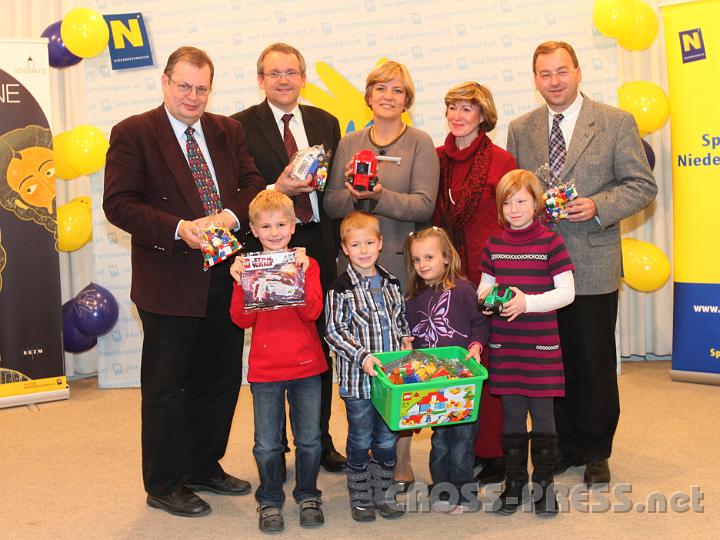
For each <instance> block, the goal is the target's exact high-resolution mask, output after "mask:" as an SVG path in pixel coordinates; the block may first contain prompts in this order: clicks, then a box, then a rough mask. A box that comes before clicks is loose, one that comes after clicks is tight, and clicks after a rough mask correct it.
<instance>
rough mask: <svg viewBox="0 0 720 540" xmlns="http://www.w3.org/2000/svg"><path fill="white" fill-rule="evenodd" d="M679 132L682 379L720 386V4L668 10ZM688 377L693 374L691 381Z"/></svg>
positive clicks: (676, 367)
mask: <svg viewBox="0 0 720 540" xmlns="http://www.w3.org/2000/svg"><path fill="white" fill-rule="evenodd" d="M662 12H663V21H664V28H665V50H666V54H667V69H668V97H669V99H670V125H671V131H672V172H673V231H674V257H673V262H674V279H675V287H674V308H673V309H674V328H673V369H672V372H671V375H672V376H673V378H677V379H690V380H702V378H700V379H698V374H702V373H705V374H707V375H708V377H707V379H706V380H707V382H716V383H720V377H719V376H718V374H719V373H720V107H719V106H718V88H720V0H701V1H695V2H679V3H672V4H667V5H663V6H662ZM684 374H686V375H688V376H684Z"/></svg>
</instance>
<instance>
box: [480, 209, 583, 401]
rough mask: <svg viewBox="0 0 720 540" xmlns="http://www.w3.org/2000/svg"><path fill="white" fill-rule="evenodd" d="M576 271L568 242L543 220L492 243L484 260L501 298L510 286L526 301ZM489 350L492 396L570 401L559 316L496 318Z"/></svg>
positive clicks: (486, 248)
mask: <svg viewBox="0 0 720 540" xmlns="http://www.w3.org/2000/svg"><path fill="white" fill-rule="evenodd" d="M574 269H575V268H574V266H573V264H572V262H571V261H570V256H569V255H568V252H567V250H566V249H565V243H564V242H563V240H562V237H561V236H559V235H557V234H555V233H554V232H552V231H550V230H548V229H547V228H546V227H545V226H544V225H542V224H541V223H540V222H539V221H537V220H536V221H534V222H533V223H532V224H531V225H530V226H529V227H528V228H526V229H522V230H512V229H510V228H506V229H505V230H504V231H503V232H502V234H501V235H500V236H499V237H493V238H490V239H489V240H488V242H487V244H485V250H484V252H483V257H482V271H483V272H485V273H487V274H489V275H491V276H494V277H495V280H496V281H497V284H498V285H499V293H500V294H503V293H504V292H505V290H506V288H507V287H510V286H513V287H517V288H518V289H520V290H521V291H523V292H524V293H525V294H526V295H532V294H540V293H543V292H546V291H549V290H552V289H553V288H554V284H553V276H556V275H557V274H560V273H562V272H566V271H568V270H569V271H572V270H574ZM488 346H489V347H490V392H491V393H493V394H514V395H521V396H527V397H561V396H564V395H565V376H564V374H563V363H562V354H561V352H560V338H559V336H558V331H557V321H556V318H555V311H550V312H547V313H523V314H521V315H519V316H518V317H517V318H516V319H514V320H513V321H512V322H508V320H507V318H506V317H501V316H493V318H492V326H491V331H490V340H489V342H488Z"/></svg>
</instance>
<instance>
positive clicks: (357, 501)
mask: <svg viewBox="0 0 720 540" xmlns="http://www.w3.org/2000/svg"><path fill="white" fill-rule="evenodd" d="M347 486H348V491H349V492H350V510H351V512H352V518H353V519H354V520H355V521H360V522H363V521H375V504H374V503H373V496H372V484H371V475H370V469H365V470H364V471H353V470H351V469H350V468H349V467H348V468H347Z"/></svg>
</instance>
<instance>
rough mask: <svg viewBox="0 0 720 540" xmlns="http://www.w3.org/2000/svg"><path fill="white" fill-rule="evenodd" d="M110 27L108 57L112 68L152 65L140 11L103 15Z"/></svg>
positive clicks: (148, 43)
mask: <svg viewBox="0 0 720 540" xmlns="http://www.w3.org/2000/svg"><path fill="white" fill-rule="evenodd" d="M104 18H105V21H106V22H107V24H108V26H109V27H110V43H109V47H110V59H111V61H112V68H113V69H128V68H134V67H142V66H152V65H153V59H152V53H151V52H150V42H149V41H148V36H147V31H146V30H145V23H144V22H143V18H142V14H140V13H124V14H121V15H104Z"/></svg>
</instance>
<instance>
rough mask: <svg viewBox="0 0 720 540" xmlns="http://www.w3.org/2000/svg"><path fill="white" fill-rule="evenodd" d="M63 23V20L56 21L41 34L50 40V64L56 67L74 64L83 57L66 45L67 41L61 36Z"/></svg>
mask: <svg viewBox="0 0 720 540" xmlns="http://www.w3.org/2000/svg"><path fill="white" fill-rule="evenodd" d="M61 24H62V21H57V22H54V23H52V24H51V25H50V26H48V27H47V28H46V29H45V30H43V33H42V34H40V35H41V36H42V37H46V38H48V39H49V40H50V42H49V43H48V53H49V55H50V65H51V66H52V67H54V68H64V67H68V66H74V65H75V64H77V63H78V62H79V61H80V60H82V58H80V57H79V56H75V55H74V54H73V53H71V52H70V51H69V50H67V48H66V47H65V42H64V41H63V40H62V37H61V36H60V25H61Z"/></svg>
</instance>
